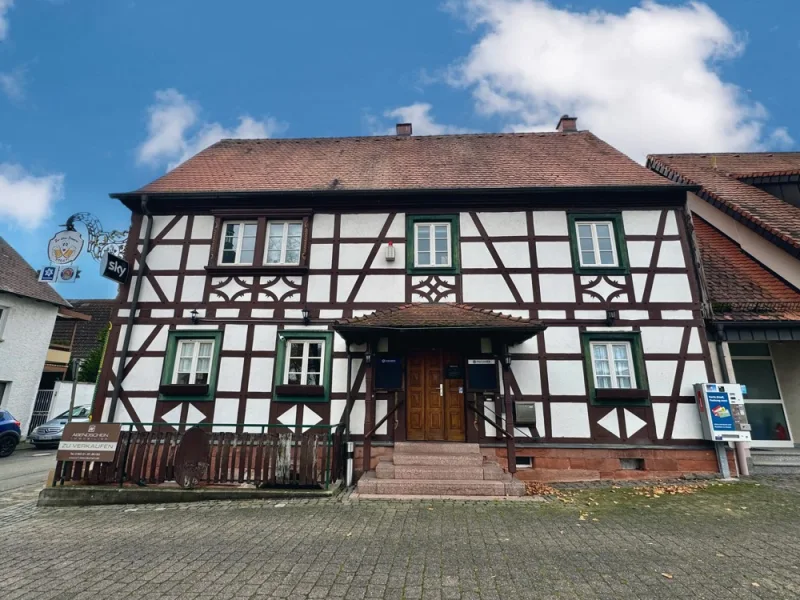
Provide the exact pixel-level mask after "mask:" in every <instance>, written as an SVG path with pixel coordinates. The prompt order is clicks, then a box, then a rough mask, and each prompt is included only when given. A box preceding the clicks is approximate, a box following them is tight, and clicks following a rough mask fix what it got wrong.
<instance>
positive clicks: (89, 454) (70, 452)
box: [56, 423, 121, 462]
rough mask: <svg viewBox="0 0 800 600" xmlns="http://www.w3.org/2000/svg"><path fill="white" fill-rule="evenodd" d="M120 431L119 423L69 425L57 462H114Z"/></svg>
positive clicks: (64, 434) (63, 436)
mask: <svg viewBox="0 0 800 600" xmlns="http://www.w3.org/2000/svg"><path fill="white" fill-rule="evenodd" d="M120 429H121V425H120V424H119V423H67V425H66V427H64V433H63V434H62V436H61V443H60V444H59V445H58V453H57V454H56V460H68V461H84V462H90V461H93V462H113V461H114V454H115V453H116V451H117V443H118V442H119V434H120Z"/></svg>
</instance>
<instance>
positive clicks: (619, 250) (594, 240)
mask: <svg viewBox="0 0 800 600" xmlns="http://www.w3.org/2000/svg"><path fill="white" fill-rule="evenodd" d="M568 219H569V240H570V248H571V251H572V266H573V267H574V269H575V272H576V273H579V274H581V275H625V274H627V273H628V272H629V264H628V248H627V246H626V244H625V227H624V226H623V223H622V215H621V214H620V213H586V214H576V213H570V214H568Z"/></svg>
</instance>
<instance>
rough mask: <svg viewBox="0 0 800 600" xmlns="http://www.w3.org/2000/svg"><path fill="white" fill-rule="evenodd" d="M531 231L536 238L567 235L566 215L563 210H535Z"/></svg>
mask: <svg viewBox="0 0 800 600" xmlns="http://www.w3.org/2000/svg"><path fill="white" fill-rule="evenodd" d="M533 229H534V231H535V232H536V235H537V236H540V235H568V234H569V228H568V227H567V213H566V212H564V211H563V210H535V211H533Z"/></svg>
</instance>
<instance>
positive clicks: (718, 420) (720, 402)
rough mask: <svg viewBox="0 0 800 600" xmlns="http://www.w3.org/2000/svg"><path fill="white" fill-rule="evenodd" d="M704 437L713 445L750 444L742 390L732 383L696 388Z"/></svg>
mask: <svg viewBox="0 0 800 600" xmlns="http://www.w3.org/2000/svg"><path fill="white" fill-rule="evenodd" d="M694 387H695V395H696V399H697V407H698V409H699V410H700V420H701V421H702V425H703V434H704V435H705V438H706V439H707V440H712V441H715V442H749V441H750V440H751V434H750V424H749V423H748V422H747V413H746V412H745V407H744V396H743V394H742V389H741V386H740V385H738V384H735V383H725V384H722V383H717V384H715V383H698V384H695V386H694Z"/></svg>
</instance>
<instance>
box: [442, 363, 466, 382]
mask: <svg viewBox="0 0 800 600" xmlns="http://www.w3.org/2000/svg"><path fill="white" fill-rule="evenodd" d="M444 378H445V379H464V369H463V368H462V367H461V365H445V367H444Z"/></svg>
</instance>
